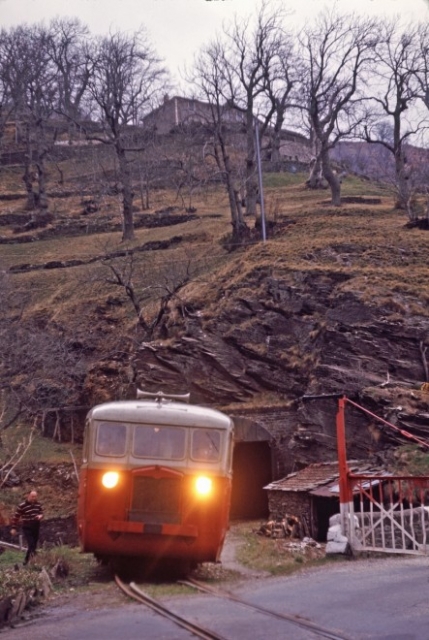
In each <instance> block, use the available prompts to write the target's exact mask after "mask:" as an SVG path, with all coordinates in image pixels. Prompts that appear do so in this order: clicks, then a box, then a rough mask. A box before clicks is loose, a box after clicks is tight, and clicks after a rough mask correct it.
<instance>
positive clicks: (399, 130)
mask: <svg viewBox="0 0 429 640" xmlns="http://www.w3.org/2000/svg"><path fill="white" fill-rule="evenodd" d="M381 26H382V29H381V31H380V35H379V43H378V45H377V47H376V67H375V71H374V87H373V90H372V94H371V95H372V101H373V103H374V104H375V110H374V111H373V112H372V113H371V114H370V116H369V118H368V122H367V124H366V125H365V127H364V139H365V140H366V141H367V142H369V143H371V144H380V145H382V146H383V147H385V148H386V149H387V150H388V151H389V152H390V153H391V154H392V157H393V159H394V164H395V182H396V206H397V207H398V208H403V209H408V208H409V206H408V205H409V199H410V195H411V190H410V180H409V179H410V165H409V163H408V160H407V155H406V147H407V143H408V142H409V139H410V137H411V136H413V135H414V134H416V133H417V132H418V131H419V129H420V128H421V122H419V121H418V120H416V119H415V117H409V113H412V114H413V116H415V115H416V113H415V111H413V109H412V107H413V105H414V104H415V103H416V99H417V91H416V87H415V73H414V71H415V68H416V67H415V52H416V49H415V45H414V42H415V38H416V33H415V31H414V30H410V28H407V30H405V31H404V30H402V29H401V28H400V26H399V24H398V22H397V21H393V22H388V23H385V24H383V25H381ZM385 122H387V123H389V124H390V132H391V135H389V136H385V135H384V134H383V132H384V128H383V126H382V125H383V123H385Z"/></svg>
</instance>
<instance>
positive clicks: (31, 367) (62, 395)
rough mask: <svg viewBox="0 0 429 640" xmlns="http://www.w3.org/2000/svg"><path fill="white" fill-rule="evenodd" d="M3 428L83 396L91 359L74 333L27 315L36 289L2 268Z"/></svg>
mask: <svg viewBox="0 0 429 640" xmlns="http://www.w3.org/2000/svg"><path fill="white" fill-rule="evenodd" d="M0 296H1V299H2V301H3V304H2V305H1V307H0V342H1V344H2V349H1V351H0V431H1V430H4V429H7V428H11V427H12V426H13V425H15V424H16V422H17V421H18V419H20V420H22V421H24V422H26V423H27V424H29V423H34V421H36V422H38V423H42V422H43V416H44V415H45V414H46V412H48V411H50V410H52V409H53V408H55V410H57V411H58V410H60V409H63V408H64V407H67V406H71V405H76V404H79V403H80V402H79V401H80V393H81V391H82V388H83V384H84V380H85V375H86V371H87V359H86V356H85V355H83V354H82V353H81V352H80V351H79V350H78V349H76V348H75V347H74V344H73V338H72V336H65V335H63V333H62V331H61V329H60V328H58V329H56V327H55V326H54V325H52V326H50V327H45V326H43V325H42V326H41V325H40V324H38V323H37V321H31V320H29V319H27V317H26V311H27V309H28V307H29V306H30V305H31V294H29V293H25V292H21V291H19V290H17V289H16V288H15V286H14V284H13V283H12V282H11V280H10V278H9V277H8V275H7V274H5V273H0Z"/></svg>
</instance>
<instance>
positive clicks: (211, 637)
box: [115, 576, 348, 640]
mask: <svg viewBox="0 0 429 640" xmlns="http://www.w3.org/2000/svg"><path fill="white" fill-rule="evenodd" d="M115 581H116V584H117V585H118V586H119V588H120V589H121V590H122V591H123V592H124V593H125V594H126V595H127V596H129V597H130V598H133V599H134V600H137V601H138V602H140V603H142V604H145V605H146V606H147V607H149V608H150V609H152V610H153V611H155V612H157V613H159V614H160V615H162V616H164V617H165V618H168V619H169V620H172V621H173V622H175V623H176V624H178V625H179V626H181V627H182V628H184V629H186V630H188V631H189V632H190V633H191V634H192V635H195V636H196V637H198V638H206V639H207V640H231V638H229V639H228V638H225V637H224V636H221V635H219V634H217V633H215V632H213V631H211V630H209V629H206V628H204V627H202V626H200V625H198V624H195V623H194V622H191V621H190V620H187V619H185V618H182V617H181V616H179V615H177V614H176V613H174V612H172V611H171V610H170V609H168V608H167V607H165V606H164V605H162V604H161V603H160V602H158V601H156V600H154V599H153V598H151V597H150V596H148V595H147V594H145V593H144V592H143V591H141V590H140V589H139V588H138V587H137V585H136V584H135V583H133V582H131V583H130V584H129V585H127V584H125V583H124V582H122V581H121V580H120V578H119V577H118V576H115ZM179 584H183V585H185V586H187V587H191V588H193V589H196V590H198V591H200V592H202V593H206V594H209V595H211V596H215V597H217V598H221V599H223V600H228V601H231V602H234V603H236V604H238V605H240V606H241V607H246V608H248V609H251V610H252V611H256V612H258V613H261V614H264V615H265V616H267V618H269V617H271V618H272V619H274V618H275V619H277V620H284V621H285V622H287V623H289V625H293V626H295V627H300V628H301V629H303V630H305V631H307V632H309V633H311V634H312V636H314V637H315V638H328V639H329V640H348V638H347V636H345V635H339V634H338V633H337V632H335V631H332V630H330V629H327V628H325V627H321V626H319V625H317V624H315V623H313V622H311V621H309V620H305V619H303V618H301V617H300V616H297V615H293V614H287V613H277V612H276V611H272V610H270V609H266V608H264V607H260V606H258V605H255V604H251V603H250V602H246V601H245V600H242V599H241V598H238V597H237V596H235V595H234V594H231V593H229V592H227V591H220V590H218V589H213V588H212V587H208V586H206V585H204V584H202V583H201V582H198V581H197V580H193V579H189V580H181V581H179ZM266 635H267V636H269V635H270V633H269V630H268V628H267V634H266Z"/></svg>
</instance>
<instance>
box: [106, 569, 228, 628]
mask: <svg viewBox="0 0 429 640" xmlns="http://www.w3.org/2000/svg"><path fill="white" fill-rule="evenodd" d="M115 582H116V584H117V585H118V587H119V588H120V589H121V591H122V592H123V593H125V594H126V595H127V596H128V597H129V598H133V600H137V602H140V603H141V604H144V605H146V606H147V607H149V609H152V611H156V613H159V614H160V615H162V616H164V618H168V619H169V620H172V621H173V622H174V623H176V624H177V625H179V626H180V627H182V628H183V629H186V630H187V631H189V632H190V633H192V635H194V636H196V637H197V638H204V639H205V640H227V639H226V638H224V637H223V636H220V635H218V634H217V633H214V632H213V631H210V630H209V629H205V628H204V627H202V626H200V625H198V624H195V623H194V622H191V621H190V620H185V618H182V617H181V616H179V615H177V614H176V613H173V611H170V609H168V608H167V607H164V605H162V604H161V603H160V602H157V601H156V600H154V599H153V598H151V597H150V596H148V595H147V594H146V593H144V592H143V591H141V590H140V589H139V588H138V587H137V585H136V584H135V583H134V582H130V584H129V585H127V584H125V583H124V582H122V580H121V579H120V578H119V577H118V576H115Z"/></svg>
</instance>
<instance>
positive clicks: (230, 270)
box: [0, 160, 429, 324]
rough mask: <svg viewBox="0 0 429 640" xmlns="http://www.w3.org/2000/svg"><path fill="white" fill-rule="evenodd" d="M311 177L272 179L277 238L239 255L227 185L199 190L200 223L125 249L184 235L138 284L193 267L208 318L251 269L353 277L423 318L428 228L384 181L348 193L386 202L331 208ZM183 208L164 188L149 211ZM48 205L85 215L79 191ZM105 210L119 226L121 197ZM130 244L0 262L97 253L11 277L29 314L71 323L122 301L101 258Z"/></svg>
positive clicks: (14, 255) (357, 288)
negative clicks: (411, 218)
mask: <svg viewBox="0 0 429 640" xmlns="http://www.w3.org/2000/svg"><path fill="white" fill-rule="evenodd" d="M77 165H78V163H69V164H68V165H67V166H66V167H63V170H65V173H66V175H67V176H68V177H69V178H73V180H74V179H76V178H77V177H78V173H76V172H78V169H79V171H80V172H81V173H80V174H79V175H84V171H85V169H87V170H88V171H90V165H91V160H88V166H86V167H85V166H83V167H80V168H79V167H78V166H77ZM53 175H55V171H54V172H53ZM18 179H19V172H18V173H17V172H14V171H12V170H9V171H6V172H4V173H3V174H2V176H1V180H0V192H3V193H5V192H8V193H10V192H13V191H14V188H15V190H16V181H17V180H18ZM304 180H305V175H303V174H268V175H266V176H265V197H266V214H267V221H268V223H271V222H274V223H275V224H276V226H275V231H274V235H273V236H270V237H269V239H268V241H267V242H266V243H262V242H260V240H258V239H256V240H254V241H253V242H252V243H251V244H249V245H248V246H247V247H245V248H241V249H239V250H238V251H235V252H232V253H228V252H227V251H226V250H225V249H224V247H223V246H222V240H223V239H225V238H226V237H227V236H228V234H229V233H230V217H229V212H228V204H227V199H226V197H225V194H224V193H223V191H222V190H221V189H220V188H217V189H212V190H210V191H207V192H205V193H197V194H196V195H194V199H193V204H194V206H195V207H196V209H197V216H198V219H197V220H194V221H187V222H183V223H181V224H179V225H174V226H169V227H168V226H167V227H158V228H152V229H137V231H136V240H135V242H133V243H131V244H130V245H128V247H127V248H130V249H133V248H136V247H139V246H142V245H144V244H145V243H147V242H153V241H161V240H168V239H170V238H172V237H174V236H176V237H177V236H181V238H182V241H181V243H180V244H177V245H174V246H172V247H171V248H170V249H168V250H159V251H150V252H138V253H136V254H135V263H134V266H133V269H134V273H133V281H134V282H136V283H138V287H140V289H141V290H143V289H144V287H146V286H148V285H150V284H153V283H154V282H156V281H158V282H159V283H160V282H162V281H164V282H166V281H168V279H169V278H171V277H172V274H176V275H177V273H178V272H180V271H182V272H184V270H185V269H186V268H190V272H191V273H192V282H191V283H190V284H189V285H188V286H187V288H186V296H187V297H188V298H189V299H191V300H192V301H193V302H194V303H195V305H196V306H197V307H198V308H200V309H202V313H203V314H204V310H206V312H207V314H208V315H210V314H211V313H212V311H213V309H211V310H210V306H211V305H215V306H216V307H218V305H219V304H221V301H222V296H223V293H224V292H225V291H226V290H234V289H235V290H239V291H240V293H242V294H243V295H245V294H246V287H249V292H250V290H251V288H252V286H253V285H252V282H254V280H255V278H254V277H253V275H255V276H256V275H257V274H258V273H260V272H261V271H265V272H266V273H267V274H270V275H272V276H273V277H275V278H284V279H286V280H287V279H288V277H290V274H292V273H294V272H295V273H296V272H302V271H313V272H319V273H320V274H323V273H324V272H329V273H332V272H338V273H345V274H348V275H349V276H350V278H349V279H348V280H347V281H345V282H344V283H343V284H342V285H340V289H341V288H342V289H343V291H344V292H347V291H353V292H354V294H355V295H358V296H360V297H361V298H362V299H363V300H364V301H366V302H369V303H370V302H371V301H373V300H374V299H377V303H383V304H386V305H390V307H391V310H392V312H395V310H396V311H397V312H398V313H399V314H404V313H405V314H424V315H426V314H427V310H426V309H427V302H428V301H429V286H428V281H427V277H426V274H425V271H424V269H423V268H422V267H423V265H425V264H426V258H427V232H426V231H422V230H418V229H406V228H405V226H404V225H405V223H406V221H407V219H406V215H405V213H404V212H402V211H398V210H395V209H393V198H392V196H391V195H390V194H389V193H388V192H387V190H386V188H384V187H383V186H380V185H377V184H371V183H369V182H368V181H364V180H360V179H358V178H355V177H351V178H348V179H347V180H346V181H345V183H344V185H343V196H345V197H346V198H347V197H355V198H356V197H360V198H374V197H377V198H379V199H380V203H379V204H368V203H365V202H360V203H359V202H355V203H348V202H347V203H345V204H344V205H343V206H341V207H339V208H334V207H332V206H331V205H330V204H329V193H328V192H327V191H322V192H320V191H309V190H307V189H305V188H304V186H303V185H304ZM136 202H137V204H138V199H137V198H136ZM23 204H24V201H23V200H18V201H12V202H3V203H1V204H0V216H1V215H2V213H4V212H6V211H8V212H11V211H20V210H22V207H23ZM179 204H180V203H179V202H178V200H177V194H176V193H174V192H172V191H161V190H158V191H154V193H153V199H152V205H153V206H152V209H151V211H156V210H158V209H160V208H163V207H166V206H178V205H179ZM51 207H52V208H53V211H54V213H55V216H56V217H59V218H65V217H67V216H69V217H73V216H76V215H78V213H79V211H80V210H81V208H82V205H81V199H80V198H79V197H71V198H57V199H52V201H51ZM115 211H116V213H115ZM105 214H106V215H107V214H109V216H112V215H113V219H117V221H118V223H119V221H120V216H119V212H118V200H117V198H114V197H104V198H103V199H102V201H101V209H100V211H99V212H98V213H97V215H100V216H103V215H105ZM115 216H116V218H115ZM247 222H248V224H250V225H251V224H252V221H250V220H247ZM8 233H9V232H8V228H7V227H2V235H6V236H7V235H8ZM124 248H126V247H125V245H124V244H123V243H122V242H121V233H120V232H119V231H118V232H106V233H88V234H85V235H81V236H76V237H71V238H61V237H56V238H51V239H47V240H43V241H39V242H32V243H23V244H3V245H2V258H1V267H2V268H3V269H8V268H10V267H13V266H17V265H22V264H24V263H27V264H31V265H35V266H39V267H40V266H41V265H43V264H44V263H46V262H47V261H52V260H61V261H65V260H74V259H76V260H82V261H84V262H89V261H91V260H93V259H94V258H97V257H98V258H99V259H98V260H96V261H94V262H91V263H90V264H85V265H80V266H73V267H67V268H60V269H41V268H39V269H33V270H31V271H28V272H25V273H14V275H13V283H14V287H15V290H17V291H21V292H23V293H25V295H26V297H27V301H28V302H27V305H26V309H27V312H28V313H32V314H38V315H39V316H40V317H41V318H43V317H46V318H50V319H53V320H55V321H57V322H63V323H67V322H68V321H69V319H71V318H72V317H73V316H74V317H76V313H79V311H77V310H79V309H80V310H81V311H82V312H83V313H84V314H87V313H88V309H89V308H91V309H94V308H95V307H96V306H97V305H99V304H102V303H103V301H105V300H106V298H107V296H109V295H114V296H120V297H122V299H123V300H124V299H125V298H124V296H123V292H121V291H120V290H119V288H117V287H116V288H115V287H114V286H112V285H109V284H108V282H107V279H108V276H109V272H108V270H107V268H106V266H103V264H102V262H101V260H100V258H101V257H103V256H105V255H106V254H108V253H109V252H112V251H115V250H118V249H124ZM117 264H120V261H118V262H117ZM157 279H158V280H157ZM245 281H246V285H244V288H243V284H244V282H245ZM220 308H221V307H219V309H220ZM133 313H134V312H133V310H132V309H131V308H130V309H127V310H126V311H122V312H121V313H119V312H118V314H119V315H118V319H119V320H120V321H121V322H125V324H127V323H129V322H131V323H132V322H133V321H134V320H135V318H134V315H133Z"/></svg>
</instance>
